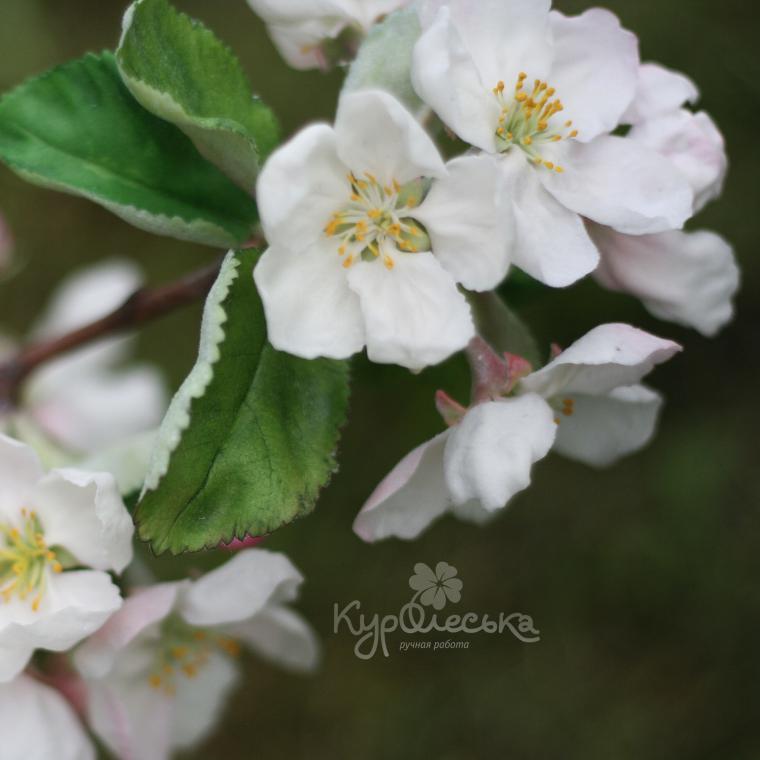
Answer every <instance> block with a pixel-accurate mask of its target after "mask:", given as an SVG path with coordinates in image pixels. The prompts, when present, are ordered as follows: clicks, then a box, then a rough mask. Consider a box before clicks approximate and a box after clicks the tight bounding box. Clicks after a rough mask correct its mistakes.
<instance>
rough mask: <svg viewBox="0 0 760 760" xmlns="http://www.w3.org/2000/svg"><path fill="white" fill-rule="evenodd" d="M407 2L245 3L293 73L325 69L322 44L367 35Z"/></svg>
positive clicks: (311, 0) (267, 0)
mask: <svg viewBox="0 0 760 760" xmlns="http://www.w3.org/2000/svg"><path fill="white" fill-rule="evenodd" d="M409 2H410V0H248V4H249V5H250V6H251V8H253V10H254V11H255V12H256V13H257V14H258V15H259V16H260V17H261V18H262V19H263V21H264V23H265V24H266V25H267V29H268V31H269V35H270V36H271V38H272V40H273V42H274V43H275V45H276V46H277V49H278V50H279V51H280V55H281V56H282V57H283V58H284V59H285V60H286V61H287V62H288V63H289V64H290V65H291V66H292V67H293V68H296V69H315V68H326V66H327V59H326V56H325V53H324V48H323V46H324V44H325V43H326V42H328V41H330V40H334V39H336V38H337V37H338V36H339V35H341V34H342V33H343V32H344V31H345V30H346V29H351V30H354V31H355V32H356V33H358V34H360V35H363V34H366V33H367V32H368V31H369V30H370V28H371V27H372V25H373V24H374V23H375V22H376V21H377V20H378V19H380V18H382V17H383V16H385V15H386V14H388V13H391V12H392V11H395V10H396V9H398V8H402V7H403V6H405V5H407V4H408V3H409Z"/></svg>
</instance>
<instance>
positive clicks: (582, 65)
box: [0, 0, 739, 760]
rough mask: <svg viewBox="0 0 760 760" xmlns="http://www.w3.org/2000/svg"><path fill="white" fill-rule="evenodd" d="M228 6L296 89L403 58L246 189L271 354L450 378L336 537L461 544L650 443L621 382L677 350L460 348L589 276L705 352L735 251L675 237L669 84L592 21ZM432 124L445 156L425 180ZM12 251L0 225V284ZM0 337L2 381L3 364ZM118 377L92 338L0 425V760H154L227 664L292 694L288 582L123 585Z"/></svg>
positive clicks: (146, 416) (86, 290) (678, 224)
mask: <svg viewBox="0 0 760 760" xmlns="http://www.w3.org/2000/svg"><path fill="white" fill-rule="evenodd" d="M249 3H250V4H251V6H252V7H253V9H254V10H255V11H256V12H258V13H259V14H260V15H261V16H262V18H263V19H264V21H265V22H266V24H267V27H268V29H269V31H270V33H271V35H272V37H273V39H274V41H275V43H276V44H277V46H278V48H279V49H280V51H281V52H282V54H283V56H284V57H285V58H286V59H287V61H288V62H289V63H290V64H291V65H293V66H295V67H297V68H301V69H303V68H325V67H327V66H328V65H329V64H330V63H331V61H334V60H336V59H337V58H341V57H345V56H346V55H349V56H350V55H351V53H352V52H353V53H354V54H356V53H357V50H358V58H357V60H356V62H355V63H354V66H355V67H357V68H355V69H354V73H355V72H357V71H359V69H360V67H361V66H362V65H365V63H364V62H363V61H362V48H361V43H362V40H363V38H364V36H365V35H366V34H367V33H369V32H370V30H371V29H372V28H373V27H375V25H376V24H378V22H382V21H383V19H385V17H387V16H391V17H392V16H393V14H395V13H403V14H405V19H406V20H407V21H409V23H413V25H414V28H415V29H416V33H415V34H414V35H413V37H414V39H413V40H411V42H410V39H409V37H408V36H407V37H405V38H404V40H398V41H397V40H396V39H395V38H394V35H392V34H391V35H389V38H388V39H387V40H386V43H385V44H386V45H387V46H388V49H387V51H385V54H386V55H387V56H389V57H390V56H395V57H396V59H397V60H396V63H398V62H403V61H406V62H407V64H408V72H407V74H406V79H407V80H408V81H407V82H406V85H408V87H407V88H405V89H408V91H410V92H413V93H414V98H416V99H417V100H418V101H419V103H421V104H422V105H421V107H419V108H417V109H416V110H415V111H414V112H412V111H411V110H409V107H408V105H407V104H405V102H406V99H405V98H402V96H401V94H400V93H398V92H397V91H396V90H395V86H396V85H398V78H397V75H398V65H397V66H395V67H394V77H396V78H394V80H393V82H389V84H388V86H387V87H384V86H383V81H382V76H381V75H378V73H377V71H375V72H374V74H373V76H372V77H370V79H371V80H372V85H371V86H367V87H363V86H357V87H354V86H352V87H351V88H346V89H345V90H344V93H343V94H342V96H341V99H340V102H339V104H338V108H337V113H336V117H335V121H334V124H332V125H328V124H316V125H312V126H308V127H306V128H305V129H303V130H302V131H301V132H300V133H298V134H297V135H295V136H294V137H293V138H292V139H291V140H290V141H289V142H287V143H286V144H285V145H284V146H283V147H281V148H279V149H278V150H277V151H275V152H274V153H273V154H272V156H271V157H270V158H269V159H268V161H267V162H266V163H265V165H264V167H263V169H262V171H261V173H260V175H259V179H258V185H257V188H256V195H257V202H258V209H259V213H260V217H261V223H262V227H263V232H264V234H265V236H266V239H267V241H268V248H267V250H266V252H265V253H264V254H263V255H262V256H261V258H260V259H259V260H258V263H257V265H256V267H255V271H254V273H253V276H254V279H255V282H256V286H257V289H258V292H259V294H260V296H261V299H262V302H263V305H264V311H265V315H266V320H267V328H268V336H269V340H270V342H271V343H272V344H273V346H274V347H275V348H277V349H279V350H282V351H286V352H289V353H291V354H294V355H296V356H300V357H303V358H306V359H313V358H317V357H329V358H335V359H346V358H349V357H351V356H353V355H354V354H356V353H358V352H360V351H362V350H364V349H365V348H366V350H367V354H368V356H369V358H370V359H371V360H372V361H375V362H379V363H391V364H397V365H400V366H402V367H405V368H408V369H409V370H412V371H414V372H418V371H421V370H423V369H424V368H426V367H429V366H431V365H435V364H438V363H440V362H442V361H444V360H446V359H448V358H449V357H451V356H452V355H454V354H455V353H457V352H459V351H463V350H464V351H466V353H467V356H468V359H469V361H470V363H471V365H472V369H473V377H474V383H473V392H472V398H471V400H470V402H469V404H468V405H466V406H465V405H463V404H460V403H459V402H457V401H456V400H454V399H453V398H451V397H450V396H449V395H448V394H447V393H445V392H443V391H440V392H439V393H438V395H437V398H436V402H437V408H438V410H439V412H440V414H441V417H442V419H443V422H444V425H442V428H444V429H443V430H442V432H441V433H440V434H439V435H437V436H436V437H434V438H433V439H432V440H430V441H428V442H425V443H422V444H421V445H420V446H419V447H418V448H417V449H415V450H414V451H413V452H411V453H410V454H409V455H408V456H406V457H405V458H404V459H403V460H402V461H401V462H400V463H399V464H398V465H397V466H396V468H394V470H393V471H392V472H391V473H390V474H389V475H388V476H387V478H386V479H385V480H384V481H383V482H382V483H381V484H380V485H379V486H378V487H377V489H376V491H375V493H374V494H373V495H372V496H371V497H370V499H369V500H368V502H367V503H366V505H365V506H364V508H363V509H362V510H361V512H360V513H359V515H358V517H357V518H356V522H355V524H354V530H355V531H356V533H357V534H358V535H359V536H360V537H361V538H363V539H364V540H366V541H375V540H380V539H383V538H387V537H391V536H394V537H397V538H402V539H413V538H415V537H417V536H418V535H420V533H421V532H422V531H423V530H425V529H426V528H427V526H428V525H430V523H431V522H432V521H433V520H435V519H436V518H438V517H439V516H441V515H443V514H445V513H447V512H450V513H453V514H454V515H455V516H457V517H459V518H460V519H463V520H468V521H472V522H476V523H485V522H487V521H489V520H491V519H492V518H493V517H494V516H496V515H497V514H499V512H500V511H501V510H503V509H504V507H506V505H507V504H508V503H509V502H510V500H511V499H512V498H513V497H514V496H515V495H517V494H518V493H519V492H521V491H523V490H524V489H526V488H527V487H528V485H529V484H530V481H531V474H532V468H533V465H534V464H535V463H537V462H539V461H540V460H542V459H543V458H545V457H546V456H547V455H548V454H549V452H550V451H551V450H556V451H557V452H558V453H560V454H562V455H563V456H566V457H569V458H571V459H575V460H578V461H580V462H583V463H585V464H589V465H592V466H606V465H608V464H611V463H612V462H614V461H616V460H617V459H618V458H620V457H622V456H625V455H627V454H630V453H633V452H635V451H637V450H639V449H641V448H642V447H643V446H644V445H646V444H647V443H648V442H649V441H650V440H651V438H652V436H653V435H654V432H655V429H656V425H657V420H658V415H659V412H660V409H661V407H662V403H663V401H662V398H661V396H660V395H659V394H658V393H657V392H655V391H654V390H652V389H650V388H648V387H647V386H645V385H643V384H642V381H643V380H644V378H645V377H646V376H647V375H649V373H650V372H651V371H652V370H654V369H655V367H657V366H658V365H659V364H661V363H663V362H665V361H667V360H669V359H670V358H672V357H673V356H674V355H675V354H677V353H678V352H679V351H680V350H681V347H680V346H679V345H678V344H677V343H674V342H673V341H670V340H666V339H662V338H659V337H655V336H653V335H650V334H648V333H646V332H643V331H641V330H639V329H637V328H635V327H632V326H630V325H626V324H603V325H600V326H598V327H596V328H594V329H592V330H591V331H590V332H588V333H587V334H586V335H585V336H582V337H580V339H579V340H577V341H576V342H575V343H573V344H572V345H571V346H570V347H568V348H567V349H565V350H561V349H559V348H557V347H555V348H553V349H552V352H551V356H550V358H549V360H548V361H547V362H546V363H545V364H544V365H543V366H534V365H533V364H532V363H531V362H530V361H529V360H528V359H527V358H526V357H524V356H520V355H516V354H513V353H503V352H501V353H500V352H499V351H497V350H496V349H495V348H494V347H493V346H491V345H489V344H488V343H487V342H486V340H485V339H484V338H483V337H482V336H481V335H479V334H478V328H479V326H480V325H479V320H478V319H476V314H475V306H474V304H475V303H476V300H477V299H476V296H475V294H480V293H490V292H491V291H494V290H496V289H497V288H498V287H499V286H500V285H501V284H502V283H503V282H504V281H505V280H506V278H507V277H508V276H509V275H510V273H511V272H512V270H513V268H516V269H519V270H521V271H522V272H523V273H525V274H526V275H528V276H530V277H531V278H533V279H535V280H537V281H539V282H540V283H542V284H543V285H544V286H547V287H550V288H561V287H567V286H570V285H572V284H573V283H575V282H577V281H579V280H581V279H582V278H585V277H587V276H592V277H593V278H594V279H595V280H596V281H597V282H598V283H599V284H601V285H602V286H603V287H605V288H608V289H612V290H615V291H620V292H624V293H628V294H631V295H633V296H635V297H637V298H638V299H640V300H641V301H642V303H643V304H644V305H645V306H646V308H647V309H648V310H649V311H650V312H651V313H652V314H654V315H655V316H656V317H658V318H661V319H665V320H670V321H672V322H674V323H677V324H680V325H683V326H687V327H691V328H694V329H696V330H698V331H699V332H700V333H702V334H704V335H706V336H712V335H715V334H716V333H717V332H718V331H719V330H720V329H721V328H722V327H723V326H725V325H726V324H727V323H728V322H729V321H730V319H731V318H732V316H733V307H732V298H733V296H734V294H735V292H736V290H737V288H738V284H739V273H738V268H737V266H736V263H735V260H734V256H733V251H732V249H731V247H730V245H729V244H728V243H726V242H725V241H724V240H723V239H722V238H721V237H720V236H719V235H717V234H715V233H713V232H709V231H704V230H697V231H692V230H689V231H686V230H684V226H685V224H686V223H687V222H688V221H689V220H691V219H692V218H693V217H694V216H695V215H696V214H697V213H698V212H699V211H700V210H701V209H703V208H704V206H705V205H706V204H707V203H709V202H710V201H711V200H714V199H715V198H717V197H718V196H719V195H720V193H721V190H722V186H723V182H724V179H725V175H726V170H727V159H726V154H725V149H724V144H723V139H722V137H721V134H720V132H719V131H718V129H717V127H716V126H715V124H714V123H713V121H712V120H711V119H710V117H709V116H708V115H707V114H705V113H703V112H698V113H695V112H694V111H693V110H691V108H690V107H689V106H691V105H693V104H694V103H695V102H696V100H697V99H698V92H697V89H696V87H695V86H694V84H693V83H692V82H691V81H690V80H689V79H688V78H687V77H685V76H684V75H681V74H678V73H675V72H672V71H669V70H667V69H665V68H663V67H661V66H659V65H656V64H651V63H642V62H641V61H640V58H639V52H638V43H637V40H636V37H635V36H634V35H633V34H632V33H631V32H629V31H627V30H625V29H623V28H622V27H621V25H620V23H619V21H618V20H617V19H616V18H615V16H614V15H613V14H611V13H609V12H607V11H604V10H601V9H593V10H589V11H587V12H586V13H584V14H582V15H580V16H576V17H568V16H565V15H563V14H561V13H559V12H557V11H554V10H552V9H551V2H550V0H417V1H413V0H406V1H405V0H249ZM390 20H391V19H390V18H389V19H388V21H390ZM377 28H378V27H375V29H377ZM373 34H374V32H373ZM336 45H338V46H339V47H340V50H339V53H338V54H336V53H335V46H336ZM394 45H398V46H400V47H398V48H396V47H394ZM403 45H407V48H403ZM399 65H400V64H399ZM361 79H362V77H361V76H359V75H358V74H357V75H356V76H354V77H353V80H354V82H356V81H359V82H360V81H361ZM392 85H393V86H392ZM439 127H441V128H443V131H445V132H447V133H448V135H449V136H450V137H456V138H458V139H459V141H460V143H457V144H464V145H465V148H464V150H463V152H462V153H461V155H458V156H456V157H454V158H453V159H450V160H446V159H445V158H444V157H443V155H442V153H441V150H440V149H439V147H438V145H437V144H436V141H435V140H434V137H433V135H434V134H435V132H434V129H437V128H439ZM452 144H454V143H452ZM10 249H11V239H10V235H9V234H8V233H7V230H6V228H5V226H4V224H3V222H2V220H1V219H0V273H1V272H2V270H3V268H4V267H5V266H6V264H7V261H8V259H9V255H10ZM139 282H140V275H139V273H138V272H137V271H136V270H135V268H134V267H133V266H132V265H130V264H128V263H125V262H119V261H114V262H108V263H106V264H102V265H100V266H99V267H97V268H95V269H93V270H91V271H89V272H86V273H84V274H82V275H77V276H75V277H73V278H72V279H70V280H69V281H68V282H66V283H64V286H63V287H62V289H61V291H60V292H59V293H58V294H57V296H56V297H55V298H54V301H53V303H52V305H51V308H50V309H49V311H48V313H46V314H45V315H43V317H42V318H41V319H40V321H39V324H38V325H36V326H35V327H34V328H33V329H32V330H31V331H30V335H29V337H30V338H31V339H33V340H39V339H41V338H45V337H51V336H52V337H54V336H56V335H58V334H61V333H64V332H66V331H68V330H72V329H76V328H78V327H80V326H82V325H84V324H86V323H88V322H91V321H92V320H94V319H97V318H99V317H101V316H103V315H104V314H105V313H107V312H108V311H109V310H110V309H111V308H112V307H114V306H117V305H118V304H119V303H120V302H121V301H123V300H124V299H125V298H126V297H127V296H128V295H129V294H130V293H131V292H132V291H133V290H134V289H135V288H136V287H137V286H138V285H139ZM249 282H250V281H249ZM0 340H1V341H2V342H0V353H1V354H5V353H6V352H7V353H8V354H10V353H11V352H12V351H13V350H14V345H15V344H14V342H13V341H12V340H11V339H9V338H5V337H3V338H2V339H0ZM131 350H132V345H131V338H130V337H126V338H118V339H116V338H114V339H110V338H109V339H104V340H102V341H100V342H99V343H95V344H93V345H91V346H89V347H87V348H84V349H80V350H78V351H76V352H75V353H72V354H70V355H68V356H66V357H65V358H63V359H57V360H55V361H53V362H51V363H49V364H47V365H46V366H45V367H43V368H41V369H39V370H38V371H37V372H36V373H35V374H34V375H33V376H32V377H31V378H30V381H29V382H28V383H27V385H26V386H25V388H24V393H23V395H22V397H21V399H20V400H19V402H20V403H19V404H18V407H17V408H15V409H13V410H7V409H0V727H2V728H3V737H4V739H3V745H2V747H3V749H2V751H0V754H2V755H3V756H4V757H5V756H8V757H10V758H20V757H24V758H48V757H51V756H55V757H60V758H64V759H65V758H71V760H86V759H87V758H93V757H94V756H95V749H94V746H93V743H92V741H91V740H90V738H89V736H88V734H87V732H86V730H85V726H86V727H87V728H89V730H90V731H91V732H92V733H94V734H95V735H96V736H97V737H98V739H99V740H100V742H102V744H103V745H104V746H105V747H106V748H107V749H108V750H109V751H110V752H112V753H113V754H114V755H115V756H116V757H119V758H126V759H130V760H132V759H136V760H137V759H139V760H163V759H164V758H168V757H170V756H171V755H172V753H174V752H175V751H181V750H184V749H187V748H188V747H190V746H192V745H194V744H196V743H197V742H198V741H199V740H200V739H202V738H203V737H204V736H206V735H207V734H208V732H209V731H210V730H211V728H212V726H213V725H214V723H215V721H216V719H217V717H218V714H219V712H220V709H221V707H222V705H223V704H224V702H225V700H226V698H227V697H228V695H229V694H230V692H231V690H232V689H233V688H234V686H235V684H236V682H237V680H238V678H239V674H240V668H239V666H238V665H237V662H236V660H237V658H238V656H239V654H240V652H241V651H242V649H243V648H246V649H250V650H252V651H254V652H256V653H257V654H259V655H261V656H263V657H264V658H267V659H270V660H273V661H275V662H277V663H279V664H281V665H283V666H285V667H286V668H290V669H293V670H300V671H309V670H311V669H313V668H314V667H315V665H316V662H317V659H318V646H317V642H316V638H315V635H314V633H313V632H312V630H311V628H310V627H309V626H308V625H307V624H306V623H305V622H304V620H303V619H302V618H301V617H300V616H299V615H298V614H297V613H296V612H294V611H293V610H292V609H291V608H290V606H289V604H290V603H291V602H293V601H294V600H295V599H296V597H297V594H298V590H299V587H300V584H301V583H302V581H303V578H302V577H301V575H300V573H299V572H298V570H297V569H296V568H295V567H294V566H293V564H292V563H291V562H290V560H288V559H287V558H286V557H285V556H283V555H281V554H276V553H272V552H269V551H266V550H264V549H261V548H251V547H249V546H245V545H242V546H241V545H235V546H234V547H224V548H235V549H240V548H242V550H241V551H239V552H238V553H237V554H235V555H234V557H233V558H232V559H230V560H229V561H227V562H226V563H225V564H223V565H221V566H220V567H218V568H217V569H215V570H213V571H211V572H209V573H207V574H206V575H204V576H201V577H198V578H196V579H194V580H181V581H177V582H167V583H155V582H153V581H152V579H151V578H150V576H149V574H147V572H146V571H145V570H144V568H141V567H140V566H139V564H138V563H135V562H134V561H133V534H134V528H133V521H132V518H131V516H130V514H129V512H128V510H127V508H126V507H125V505H124V502H123V501H122V494H125V493H130V492H132V491H134V490H136V489H138V488H139V487H140V485H141V483H142V482H143V478H144V474H145V471H146V469H147V452H148V451H149V449H150V446H151V443H152V440H153V437H154V432H152V431H154V430H155V428H156V426H157V425H158V423H159V421H160V420H161V418H162V415H163V414H164V412H165V410H166V405H167V399H166V393H165V390H164V386H163V382H162V380H161V378H160V375H159V374H158V373H157V372H156V371H155V370H154V369H153V368H151V367H148V366H132V367H131V368H128V369H124V368H123V367H122V366H121V364H122V362H123V361H124V360H125V359H126V358H129V356H130V354H131ZM32 447H33V448H32ZM35 452H36V453H35ZM122 573H123V574H124V575H123V577H117V576H118V575H119V574H122ZM456 583H459V584H460V588H461V582H459V581H455V582H454V583H453V584H452V588H454V592H457V593H458V589H456V587H455V585H456ZM419 584H421V585H420V587H419V588H417V587H416V586H415V589H416V590H418V591H421V592H425V590H426V589H427V588H428V586H427V585H425V584H427V579H422V580H421V581H419ZM423 587H424V588H423ZM431 598H432V597H431ZM41 650H42V651H46V652H48V653H52V654H47V655H44V657H42V658H40V657H38V656H36V655H35V653H36V652H38V651H41Z"/></svg>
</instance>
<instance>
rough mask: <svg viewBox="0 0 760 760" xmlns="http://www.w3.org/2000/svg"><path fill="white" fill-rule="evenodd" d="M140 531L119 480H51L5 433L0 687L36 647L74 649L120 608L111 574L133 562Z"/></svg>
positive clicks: (0, 488)
mask: <svg viewBox="0 0 760 760" xmlns="http://www.w3.org/2000/svg"><path fill="white" fill-rule="evenodd" d="M132 534H133V525H132V519H131V518H130V516H129V513H128V512H127V510H126V508H125V507H124V504H123V502H122V500H121V497H120V495H119V493H118V491H117V489H116V484H115V482H114V480H113V478H112V477H111V476H110V475H107V474H105V473H88V472H82V471H79V470H70V469H60V470H52V471H50V472H49V473H47V474H45V473H44V472H43V470H42V466H41V465H40V462H39V460H38V459H37V456H36V454H35V453H34V452H33V451H32V449H30V448H29V447H28V446H26V445H24V444H22V443H19V442H18V441H14V440H12V439H10V438H7V437H6V436H3V435H0V681H8V680H10V679H12V678H14V677H15V676H16V675H18V673H20V672H21V671H22V670H23V669H24V667H25V666H26V664H27V662H28V661H29V659H30V657H31V656H32V653H33V652H34V650H35V649H48V650H52V651H56V652H61V651H65V650H66V649H69V648H70V647H72V646H73V645H74V644H76V643H77V642H79V641H81V640H82V639H83V638H85V637H86V636H89V635H90V634H91V633H93V632H94V631H95V630H97V629H98V628H99V627H100V626H101V625H102V624H103V623H104V622H105V621H106V620H107V618H108V617H109V616H110V615H111V614H112V613H113V612H115V611H116V610H117V609H118V608H119V607H120V606H121V597H120V595H119V590H118V588H117V587H116V586H115V585H114V584H113V583H112V582H111V578H110V576H109V575H108V572H106V571H108V570H113V571H115V572H121V571H122V570H123V569H124V568H125V567H126V566H127V565H128V564H129V562H130V560H131V558H132ZM77 567H80V568H81V567H85V568H92V569H78V570H77V569H71V568H77Z"/></svg>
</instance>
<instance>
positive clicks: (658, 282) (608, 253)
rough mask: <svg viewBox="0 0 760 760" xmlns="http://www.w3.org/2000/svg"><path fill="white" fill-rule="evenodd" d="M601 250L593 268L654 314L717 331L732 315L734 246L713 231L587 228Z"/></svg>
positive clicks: (735, 276)
mask: <svg viewBox="0 0 760 760" xmlns="http://www.w3.org/2000/svg"><path fill="white" fill-rule="evenodd" d="M589 230H590V232H591V236H592V237H593V239H594V240H595V241H596V244H597V245H598V246H599V250H600V251H601V252H602V263H601V265H600V266H599V269H597V271H596V272H595V273H594V276H595V277H596V279H597V280H599V282H601V283H602V284H603V285H604V286H605V287H608V288H610V289H612V290H618V291H622V292H624V293H630V294H631V295H634V296H636V297H637V298H640V299H641V300H642V301H643V303H644V305H645V306H646V307H647V309H649V311H651V312H652V313H653V314H654V315H655V316H657V317H659V318H660V319H666V320H669V321H671V322H676V323H678V324H681V325H685V326H686V327H693V328H695V329H696V330H699V331H700V332H701V333H702V334H703V335H706V336H708V337H712V336H714V335H715V334H716V333H717V332H718V331H719V330H720V329H721V328H722V327H724V326H725V325H726V324H728V322H730V321H731V319H732V318H733V315H734V306H733V298H734V296H735V295H736V291H737V290H738V288H739V267H738V266H737V263H736V258H735V256H734V252H733V249H732V248H731V246H730V245H729V244H728V243H727V242H726V241H725V240H724V239H723V238H722V237H721V236H720V235H716V234H715V233H714V232H708V231H704V230H702V231H698V232H680V231H677V230H676V231H674V232H662V233H660V234H659V235H638V236H632V235H621V234H620V233H619V232H615V231H614V230H611V229H609V228H607V227H599V226H597V225H593V226H591V227H589Z"/></svg>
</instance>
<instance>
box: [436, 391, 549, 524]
mask: <svg viewBox="0 0 760 760" xmlns="http://www.w3.org/2000/svg"><path fill="white" fill-rule="evenodd" d="M556 433H557V426H556V424H555V422H554V413H553V412H552V409H551V407H550V406H549V405H548V404H547V403H546V402H545V401H544V400H543V399H542V398H541V397H540V396H537V395H532V394H531V395H526V396H521V397H519V398H511V399H506V400H503V401H492V402H488V403H485V404H479V405H478V406H476V407H474V408H473V409H471V410H470V411H469V412H468V413H467V415H466V416H465V418H464V419H463V420H462V422H461V423H460V424H459V425H457V426H456V427H455V428H452V430H451V435H450V436H449V440H448V442H447V444H446V451H445V454H444V472H445V478H446V484H447V485H448V488H449V492H450V494H451V496H452V499H453V501H454V503H455V504H458V505H467V504H468V502H470V501H472V500H475V501H477V502H479V503H480V505H481V506H482V507H483V508H484V509H486V510H489V511H492V512H493V511H495V510H497V509H501V508H502V507H504V506H506V504H507V503H508V502H509V501H510V500H511V499H512V497H513V496H515V495H516V494H518V493H519V492H520V491H522V490H524V489H525V488H527V487H528V486H529V485H530V479H531V470H532V467H533V465H534V464H535V463H536V462H538V461H539V460H541V459H543V458H544V457H545V456H546V455H547V454H548V453H549V450H550V449H551V447H552V444H553V443H554V437H555V435H556Z"/></svg>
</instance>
